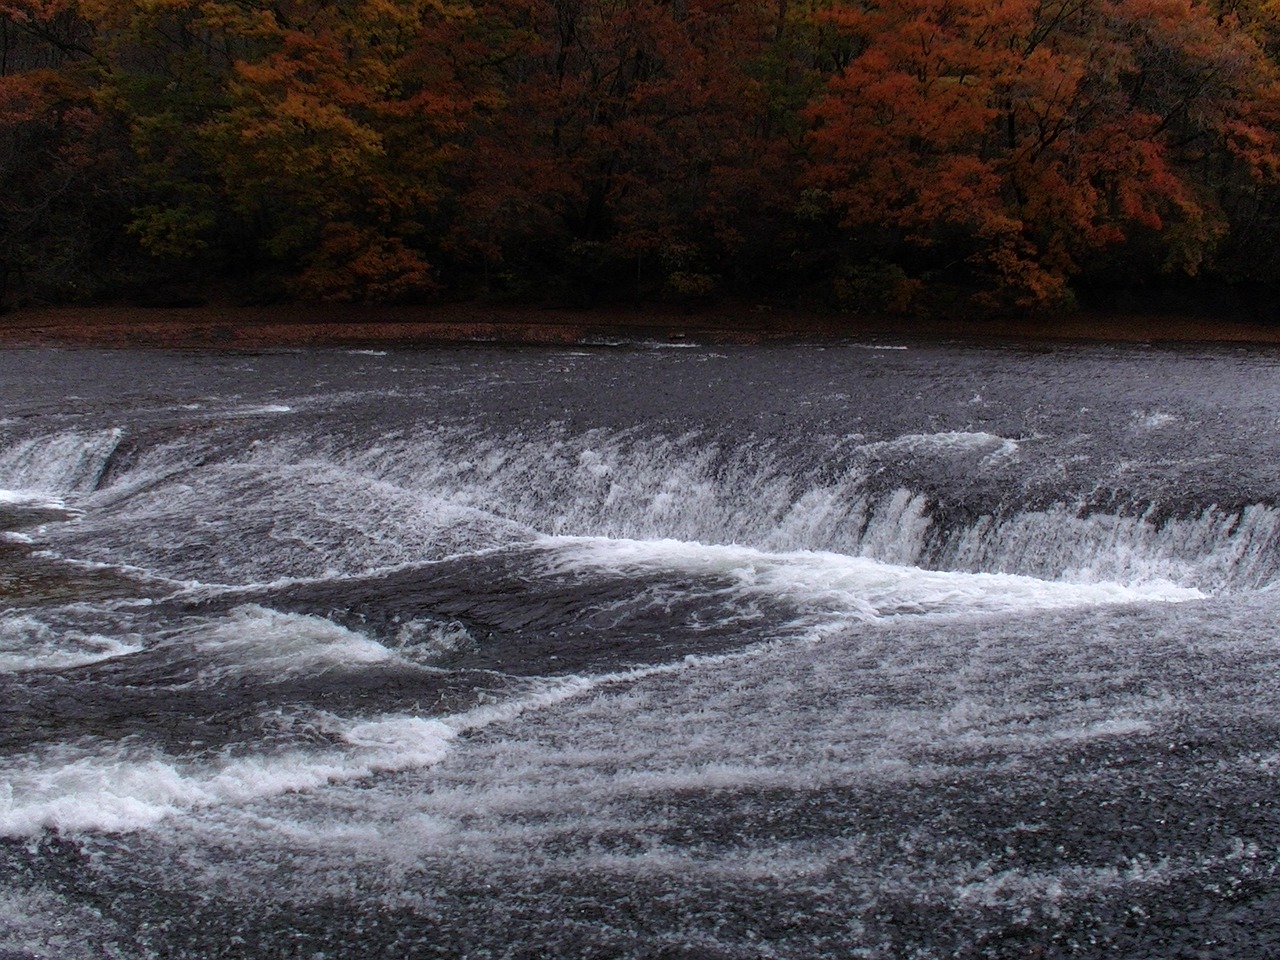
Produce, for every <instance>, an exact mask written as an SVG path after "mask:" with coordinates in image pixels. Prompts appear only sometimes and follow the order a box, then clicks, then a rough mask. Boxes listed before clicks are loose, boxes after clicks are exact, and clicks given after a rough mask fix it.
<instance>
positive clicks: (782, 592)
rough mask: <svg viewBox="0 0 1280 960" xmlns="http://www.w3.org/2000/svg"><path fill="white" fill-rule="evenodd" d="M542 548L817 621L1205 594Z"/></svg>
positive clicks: (732, 556) (605, 544)
mask: <svg viewBox="0 0 1280 960" xmlns="http://www.w3.org/2000/svg"><path fill="white" fill-rule="evenodd" d="M542 546H543V548H544V550H545V551H546V562H547V565H548V567H549V568H550V569H551V570H552V571H553V572H555V571H561V570H583V569H590V570H600V571H605V572H609V573H613V574H616V575H623V576H634V575H639V574H654V573H667V574H670V573H673V572H679V573H684V574H694V575H697V576H703V577H708V578H722V579H728V580H729V581H730V582H731V583H732V584H733V587H732V589H733V590H734V591H735V592H740V593H742V594H743V595H745V596H762V597H767V598H769V599H771V600H775V601H776V600H783V601H788V602H791V603H793V604H795V605H796V607H797V608H798V609H800V610H801V611H804V612H805V613H806V614H807V615H808V616H809V617H810V618H811V620H812V622H813V624H814V625H823V626H830V625H832V624H838V623H841V622H844V621H849V620H878V619H883V618H887V617H901V616H926V615H933V616H937V615H957V614H1013V613H1019V612H1025V611H1035V610H1052V609H1062V608H1068V607H1089V606H1098V605H1104V604H1119V603H1138V602H1151V601H1164V602H1176V601H1186V600H1195V599H1200V598H1203V597H1204V594H1203V593H1201V592H1200V591H1199V590H1196V589H1194V588H1188V587H1180V586H1177V585H1175V584H1172V583H1170V582H1168V581H1152V582H1148V583H1139V584H1132V585H1123V584H1118V583H1105V582H1103V583H1063V582H1055V581H1047V580H1038V579H1035V578H1033V577H1026V576H1019V575H1015V574H998V573H951V572H944V571H934V570H922V569H920V568H918V567H910V566H903V565H893V564H886V563H881V562H879V561H876V560H871V559H869V558H866V557H850V556H846V555H844V554H836V553H824V552H816V551H804V552H794V553H766V552H764V551H760V550H756V549H753V548H750V547H730V546H717V545H708V544H701V543H686V542H682V541H675V540H664V541H640V540H608V539H604V538H570V537H564V538H547V539H545V540H543V541H542Z"/></svg>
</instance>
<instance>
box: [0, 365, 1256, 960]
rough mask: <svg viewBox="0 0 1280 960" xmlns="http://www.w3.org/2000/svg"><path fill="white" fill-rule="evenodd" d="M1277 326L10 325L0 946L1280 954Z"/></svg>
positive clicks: (1, 615) (38, 953) (48, 949)
mask: <svg viewBox="0 0 1280 960" xmlns="http://www.w3.org/2000/svg"><path fill="white" fill-rule="evenodd" d="M1277 463H1280V352H1277V351H1276V350H1275V349H1271V348H1249V347H1239V346H1231V347H1225V346H1224V347H1200V346H1184V347H1181V348H1176V349H1175V348H1163V347H1159V346H1153V345H1142V344H1139V345H1124V346H1103V345H1074V346H1069V345H1057V346H1054V347H1052V348H1047V347H1046V348H1042V347H1039V346H1037V345H1035V344H1021V345H1018V344H1012V345H1003V346H991V345H981V344H964V343H935V344H930V343H917V342H909V341H901V342H889V341H876V342H864V343H846V344H834V345H829V346H827V347H817V346H776V347H732V348H725V347H717V348H710V347H701V346H688V347H684V346H670V345H660V344H643V343H638V344H626V343H619V344H600V345H597V346H592V347H584V348H580V349H561V348H556V349H522V350H506V349H501V348H497V347H466V348H431V349H418V350H408V349H405V350H393V351H344V350H278V351H264V352H256V353H199V352H191V353H182V352H161V351H155V352H129V351H97V350H73V349H65V350H64V349H21V350H9V351H5V352H0V531H2V532H0V960H32V958H59V960H98V958H111V960H134V958H139V960H141V958H193V960H194V958H277V957H278V958H286V957H288V958H308V960H320V958H325V960H334V958H350V960H364V958H375V957H376V958H383V957H385V958H464V957H465V958H482V957H495V958H496V957H507V958H517V957H528V958H533V957H565V958H579V957H583V958H585V957H598V958H659V957H661V958H688V960H694V958H698V960H714V958H744V960H748V958H796V960H811V958H819V957H833V958H855V957H865V958H876V960H880V958H884V960H889V958H906V957H912V958H921V960H925V958H950V957H974V958H976V957H983V958H986V957H993V958H994V957H1009V958H1015V957H1016V958H1027V957H1096V958H1103V957H1106V958H1114V957H1161V958H1168V957H1177V956H1187V957H1192V956H1194V957H1221V958H1224V960H1225V958H1233V960H1251V958H1264V957H1280V878H1278V877H1277V872H1278V870H1280V793H1278V787H1280V784H1278V783H1277V779H1278V777H1280V740H1278V734H1280V628H1278V627H1277V623H1278V622H1280V616H1278V614H1280V593H1278V592H1277V589H1276V583H1277V581H1278V579H1280V469H1277Z"/></svg>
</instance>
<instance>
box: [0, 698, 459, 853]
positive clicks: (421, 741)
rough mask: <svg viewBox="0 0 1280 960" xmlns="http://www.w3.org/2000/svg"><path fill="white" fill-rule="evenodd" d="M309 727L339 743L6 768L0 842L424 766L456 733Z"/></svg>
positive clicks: (389, 723)
mask: <svg viewBox="0 0 1280 960" xmlns="http://www.w3.org/2000/svg"><path fill="white" fill-rule="evenodd" d="M311 722H312V723H313V724H314V725H315V727H316V729H317V730H318V731H319V732H321V733H324V734H328V735H330V736H332V737H335V738H336V739H339V740H340V741H341V742H342V744H343V745H342V746H338V747H335V748H333V749H329V750H324V749H295V750H287V751H284V752H281V753H278V754H275V755H271V756H256V757H245V758H240V759H229V760H222V761H214V762H205V763H201V762H191V763H187V762H182V761H178V760H175V759H173V758H170V757H166V756H164V755H162V754H158V753H150V754H146V753H142V754H139V753H137V752H131V750H130V748H129V747H128V746H125V745H118V746H115V747H112V748H105V747H101V748H99V749H97V750H93V749H92V747H91V746H90V745H84V744H76V745H60V746H58V747H54V748H51V749H49V750H48V751H46V752H45V753H43V754H40V755H27V756H25V757H23V758H20V759H17V760H14V761H10V762H9V763H8V764H7V765H5V766H2V767H0V774H3V777H2V778H0V836H8V837H21V836H31V835H33V834H36V833H39V832H40V831H41V830H44V829H55V830H65V831H84V830H95V831H106V832H120V831H128V830H136V829H140V828H143V827H147V826H150V825H152V824H155V823H158V822H159V821H161V820H162V819H164V818H165V817H167V816H169V815H171V814H174V813H177V812H179V811H183V810H190V809H194V808H200V807H207V806H215V805H218V804H223V803H233V804H243V803H246V802H248V801H251V800H254V799H258V798H261V797H270V796H277V795H279V794H282V793H287V792H291V791H298V790H314V789H316V788H318V787H322V786H324V785H326V784H330V783H336V782H341V781H348V780H353V779H357V778H360V777H366V776H369V775H370V774H374V773H380V772H388V771H396V770H405V769H409V768H412V767H422V766H430V765H431V764H434V763H438V762H439V761H440V760H441V759H442V758H443V757H444V756H445V754H446V753H447V752H448V749H449V746H448V745H449V741H450V740H452V739H453V738H454V736H456V731H455V729H454V728H453V727H451V726H449V725H447V724H446V723H444V722H443V721H441V720H434V719H422V718H419V717H410V716H389V717H382V718H377V719H373V720H354V721H353V720H344V719H342V718H339V717H334V716H330V715H320V716H317V717H315V718H313V720H312V721H311ZM136 750H137V748H134V751H136Z"/></svg>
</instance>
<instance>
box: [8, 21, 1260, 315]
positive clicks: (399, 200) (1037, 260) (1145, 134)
mask: <svg viewBox="0 0 1280 960" xmlns="http://www.w3.org/2000/svg"><path fill="white" fill-rule="evenodd" d="M1278 70H1280V2H1277V0H736V2H735V0H338V2H329V3H320V2H314V0H0V302H2V303H3V305H5V306H14V305H22V304H24V303H67V302H93V301H109V300H113V299H114V300H121V301H129V302H148V301H150V300H174V301H178V300H181V299H183V298H198V297H202V296H207V295H209V294H210V292H213V291H222V292H225V291H235V294H234V295H235V296H237V297H239V298H241V299H243V300H245V301H255V302H273V301H277V300H284V299H295V300H343V301H366V300H369V301H398V302H417V301H427V300H432V299H436V298H473V299H493V300H504V301H516V302H556V303H563V304H578V303H600V302H611V301H618V300H622V299H626V300H639V301H659V300H661V301H667V302H695V301H700V300H706V299H713V298H718V297H745V298H754V299H756V300H758V301H761V302H765V301H780V302H788V303H805V304H811V305H816V306H821V307H823V308H824V309H831V310H841V311H848V312H850V313H871V312H875V313H881V314H883V313H901V314H903V315H911V314H913V313H927V312H930V311H940V310H956V311H963V310H983V311H991V310H996V311H1014V310H1017V311H1025V310H1054V309H1062V308H1065V307H1069V306H1071V305H1072V304H1076V303H1080V302H1088V303H1104V304H1105V303H1108V302H1111V301H1114V300H1116V299H1117V298H1123V297H1134V296H1144V295H1147V294H1150V295H1152V296H1155V295H1157V294H1158V295H1168V294H1169V292H1170V291H1173V292H1174V293H1182V292H1188V295H1190V293H1191V292H1194V291H1201V292H1203V291H1205V290H1211V291H1213V294H1212V295H1213V296H1214V297H1221V296H1236V297H1240V298H1242V299H1244V300H1253V301H1255V302H1263V301H1265V300H1266V299H1267V296H1266V295H1267V294H1269V293H1270V292H1271V291H1273V290H1274V288H1275V285H1276V278H1277V277H1280V143H1278V137H1280V82H1278V80H1280V75H1278Z"/></svg>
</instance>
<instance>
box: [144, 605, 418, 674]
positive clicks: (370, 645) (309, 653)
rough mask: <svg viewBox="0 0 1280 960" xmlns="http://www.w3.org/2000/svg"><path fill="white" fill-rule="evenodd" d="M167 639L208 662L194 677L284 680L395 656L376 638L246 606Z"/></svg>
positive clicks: (313, 618)
mask: <svg viewBox="0 0 1280 960" xmlns="http://www.w3.org/2000/svg"><path fill="white" fill-rule="evenodd" d="M167 643H169V644H171V645H175V646H176V647H177V648H179V649H180V650H187V649H195V650H196V651H198V652H199V653H200V654H201V659H202V660H203V661H207V663H208V665H207V666H205V667H203V668H202V669H201V671H200V675H199V681H198V682H201V683H210V682H214V681H217V680H221V679H223V678H225V677H228V676H234V675H245V674H248V675H254V676H262V677H268V678H281V679H283V678H287V677H293V676H299V675H308V676H310V675H314V674H316V673H321V672H325V671H330V670H358V669H360V668H362V667H366V666H370V665H372V664H379V663H389V662H393V661H397V660H399V658H398V657H397V655H396V654H395V653H394V652H392V651H391V650H389V649H387V648H386V647H384V646H383V645H382V644H380V643H378V642H377V641H375V640H371V639H369V638H368V637H366V636H363V635H362V634H359V633H355V632H353V631H351V630H347V629H346V628H344V627H341V626H339V625H338V624H336V623H333V622H332V621H330V620H326V619H324V618H323V617H316V616H307V615H305V614H294V613H280V612H279V611H276V610H271V609H269V608H267V607H262V606H259V605H257V604H245V605H243V606H240V607H237V608H235V609H234V610H232V611H231V612H230V613H229V614H228V615H227V616H226V617H224V618H219V619H217V620H213V621H210V622H205V623H201V624H198V625H196V626H192V627H188V628H185V629H183V630H182V631H181V632H180V633H178V634H176V635H175V636H173V637H171V638H170V639H169V640H168V641H167Z"/></svg>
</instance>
